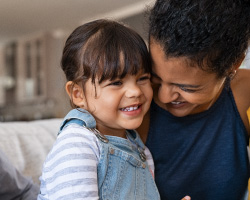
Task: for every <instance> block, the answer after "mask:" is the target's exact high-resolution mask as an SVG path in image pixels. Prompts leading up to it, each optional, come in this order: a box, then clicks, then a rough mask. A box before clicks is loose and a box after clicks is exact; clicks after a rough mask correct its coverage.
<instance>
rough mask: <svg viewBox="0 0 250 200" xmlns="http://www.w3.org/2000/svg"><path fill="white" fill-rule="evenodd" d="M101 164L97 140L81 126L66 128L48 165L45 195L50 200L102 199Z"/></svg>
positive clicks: (47, 161)
mask: <svg viewBox="0 0 250 200" xmlns="http://www.w3.org/2000/svg"><path fill="white" fill-rule="evenodd" d="M98 162H99V147H98V144H97V138H96V137H95V136H94V135H93V134H92V133H90V132H89V131H87V130H86V129H85V128H83V127H80V126H76V125H71V126H69V127H67V128H65V130H63V131H62V132H61V134H60V135H59V137H58V138H57V142H56V143H55V145H54V146H53V149H52V151H51V152H50V154H49V156H48V158H47V160H46V162H45V165H44V169H43V175H42V177H41V196H42V195H43V198H44V197H45V199H49V200H53V199H61V198H62V199H64V200H73V199H85V198H88V199H89V200H90V199H91V200H94V199H95V200H96V199H99V196H98V182H97V165H98ZM43 198H42V199H43Z"/></svg>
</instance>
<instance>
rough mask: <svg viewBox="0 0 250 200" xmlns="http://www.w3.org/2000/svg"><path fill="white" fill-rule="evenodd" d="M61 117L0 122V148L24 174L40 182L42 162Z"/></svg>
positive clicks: (53, 139) (54, 136)
mask: <svg viewBox="0 0 250 200" xmlns="http://www.w3.org/2000/svg"><path fill="white" fill-rule="evenodd" d="M61 122H62V119H45V120H36V121H30V122H3V123H0V137H1V140H0V148H1V150H2V151H3V152H4V153H5V154H6V155H7V157H8V158H9V159H10V161H11V162H12V163H13V164H14V166H15V167H16V168H17V169H18V170H19V171H20V172H21V173H23V174H24V175H26V176H28V177H31V178H32V179H33V181H34V182H35V183H38V184H40V182H39V176H40V175H41V171H42V165H43V162H44V160H45V158H46V156H47V154H48V152H49V150H50V149H51V147H52V145H53V143H54V141H55V139H56V135H57V132H58V130H59V127H60V124H61Z"/></svg>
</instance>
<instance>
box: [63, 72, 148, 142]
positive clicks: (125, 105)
mask: <svg viewBox="0 0 250 200" xmlns="http://www.w3.org/2000/svg"><path fill="white" fill-rule="evenodd" d="M66 90H67V92H68V94H69V95H71V98H72V100H73V102H74V104H75V105H77V106H78V107H80V108H83V109H86V110H88V111H89V112H90V113H91V114H92V115H93V116H94V117H95V119H96V122H97V129H98V130H99V131H100V132H101V133H102V134H104V135H114V136H119V137H124V138H125V129H136V128H137V127H139V126H140V124H141V123H142V120H143V117H144V115H145V114H146V113H147V111H148V109H149V107H150V103H151V100H152V95H153V91H152V88H151V83H150V74H144V73H139V74H137V75H127V76H125V77H124V78H123V79H115V80H113V81H110V80H106V81H103V82H102V83H101V84H98V82H97V81H96V85H93V84H92V82H91V79H89V80H88V81H87V82H86V84H85V86H84V89H82V87H80V86H79V85H77V84H75V85H74V86H73V88H72V82H71V81H69V82H67V84H66ZM71 91H72V92H71ZM132 107H134V108H136V109H132Z"/></svg>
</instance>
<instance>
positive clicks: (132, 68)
mask: <svg viewBox="0 0 250 200" xmlns="http://www.w3.org/2000/svg"><path fill="white" fill-rule="evenodd" d="M61 67H62V69H63V71H64V73H65V75H66V78H67V80H68V81H73V82H74V83H77V82H82V83H83V84H84V83H85V82H86V81H87V80H88V79H89V78H91V79H92V83H93V84H95V79H96V78H98V81H99V83H101V82H102V81H104V80H109V79H110V80H113V79H115V78H118V77H119V78H123V77H125V76H126V75H127V74H132V75H135V74H137V73H138V72H139V71H143V72H145V73H150V72H151V61H150V56H149V54H148V50H147V46H146V44H145V42H144V40H143V39H142V38H141V37H140V36H139V34H138V33H136V32H135V31H134V30H132V29H130V28H128V27H126V26H125V25H122V24H121V23H118V22H115V21H111V20H104V19H100V20H95V21H92V22H89V23H86V24H84V25H82V26H79V27H78V28H76V29H75V30H74V31H73V32H72V33H71V35H70V36H69V37H68V39H67V41H66V44H65V47H64V50H63V55H62V60H61Z"/></svg>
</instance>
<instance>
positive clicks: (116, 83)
mask: <svg viewBox="0 0 250 200" xmlns="http://www.w3.org/2000/svg"><path fill="white" fill-rule="evenodd" d="M109 85H114V86H120V85H122V82H121V81H114V82H111V83H110V84H109Z"/></svg>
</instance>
